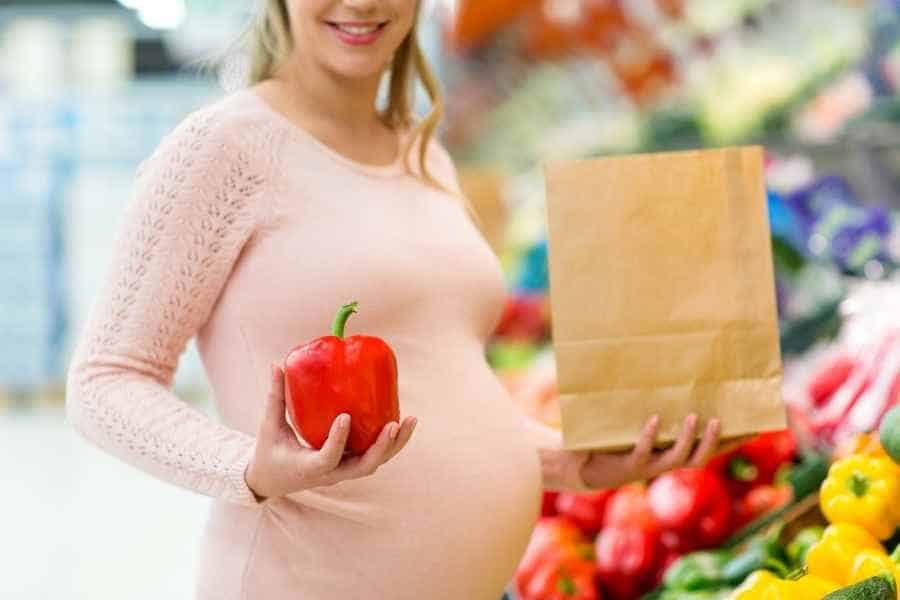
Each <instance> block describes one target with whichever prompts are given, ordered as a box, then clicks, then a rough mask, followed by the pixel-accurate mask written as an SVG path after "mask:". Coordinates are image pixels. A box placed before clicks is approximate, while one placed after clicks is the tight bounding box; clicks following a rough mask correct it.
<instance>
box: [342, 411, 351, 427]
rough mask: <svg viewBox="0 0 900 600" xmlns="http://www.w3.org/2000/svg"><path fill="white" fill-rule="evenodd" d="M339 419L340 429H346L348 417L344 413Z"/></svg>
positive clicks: (348, 422)
mask: <svg viewBox="0 0 900 600" xmlns="http://www.w3.org/2000/svg"><path fill="white" fill-rule="evenodd" d="M340 419H341V422H340V425H341V427H347V426H348V425H350V415H348V414H346V413H344V414H342V415H341V416H340Z"/></svg>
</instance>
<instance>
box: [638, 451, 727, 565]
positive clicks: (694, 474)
mask: <svg viewBox="0 0 900 600" xmlns="http://www.w3.org/2000/svg"><path fill="white" fill-rule="evenodd" d="M647 497H648V500H649V502H650V508H651V509H652V511H653V515H654V516H655V517H656V520H657V521H658V522H659V524H660V526H661V527H662V528H663V529H667V530H670V531H673V532H674V533H676V534H678V535H679V536H681V537H682V538H683V539H685V540H690V542H691V545H692V546H693V547H694V548H709V547H712V546H715V545H717V544H719V543H721V542H723V541H724V540H725V537H727V535H728V533H729V526H730V524H731V497H730V496H729V495H728V490H727V489H726V487H725V482H724V481H722V479H721V478H720V477H719V476H718V475H716V474H715V473H714V472H712V471H709V470H707V469H676V470H674V471H670V472H668V473H665V474H664V475H661V476H660V477H658V478H657V479H656V480H655V481H654V482H653V483H652V484H651V485H650V488H649V490H648V492H647Z"/></svg>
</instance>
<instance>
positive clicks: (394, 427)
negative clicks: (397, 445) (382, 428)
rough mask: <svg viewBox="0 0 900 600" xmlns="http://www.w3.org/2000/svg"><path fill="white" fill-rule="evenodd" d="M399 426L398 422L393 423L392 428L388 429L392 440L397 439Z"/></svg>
mask: <svg viewBox="0 0 900 600" xmlns="http://www.w3.org/2000/svg"><path fill="white" fill-rule="evenodd" d="M398 428H399V426H398V425H397V424H396V423H391V428H390V429H389V430H388V435H390V436H391V439H392V440H396V439H397V431H398Z"/></svg>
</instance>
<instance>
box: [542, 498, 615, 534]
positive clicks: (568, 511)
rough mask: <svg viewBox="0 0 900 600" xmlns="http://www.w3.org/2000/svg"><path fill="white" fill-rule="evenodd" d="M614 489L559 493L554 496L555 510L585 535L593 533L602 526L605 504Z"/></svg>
mask: <svg viewBox="0 0 900 600" xmlns="http://www.w3.org/2000/svg"><path fill="white" fill-rule="evenodd" d="M613 494H615V490H600V491H597V492H587V493H580V494H575V493H569V492H563V493H560V494H559V496H557V498H556V511H557V513H558V514H559V515H560V516H563V517H565V518H567V519H569V520H570V521H571V522H572V523H574V524H575V525H577V526H578V528H579V529H581V530H582V531H583V532H584V533H586V534H587V535H594V534H596V533H597V532H598V531H600V528H601V527H603V516H604V513H605V512H606V505H607V503H608V502H609V499H610V498H611V497H612V495H613Z"/></svg>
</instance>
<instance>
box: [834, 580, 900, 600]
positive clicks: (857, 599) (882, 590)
mask: <svg viewBox="0 0 900 600" xmlns="http://www.w3.org/2000/svg"><path fill="white" fill-rule="evenodd" d="M896 597H897V584H896V583H895V582H894V578H893V577H892V576H890V575H888V574H884V575H879V576H877V577H870V578H869V579H864V580H863V581H860V582H859V583H854V584H853V585H850V586H847V587H845V588H841V589H839V590H837V591H836V592H831V593H830V594H828V595H827V596H825V597H824V598H823V599H822V600H894V599H895V598H896Z"/></svg>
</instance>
